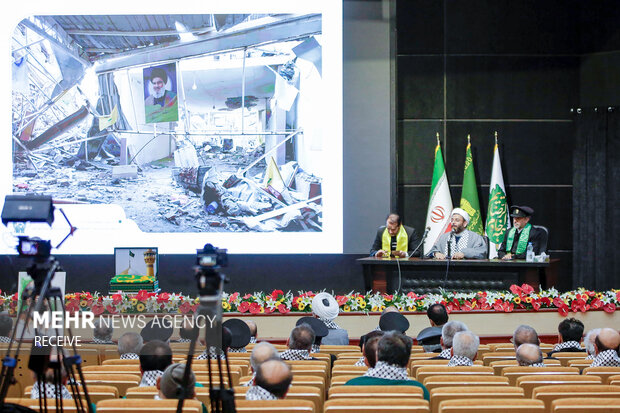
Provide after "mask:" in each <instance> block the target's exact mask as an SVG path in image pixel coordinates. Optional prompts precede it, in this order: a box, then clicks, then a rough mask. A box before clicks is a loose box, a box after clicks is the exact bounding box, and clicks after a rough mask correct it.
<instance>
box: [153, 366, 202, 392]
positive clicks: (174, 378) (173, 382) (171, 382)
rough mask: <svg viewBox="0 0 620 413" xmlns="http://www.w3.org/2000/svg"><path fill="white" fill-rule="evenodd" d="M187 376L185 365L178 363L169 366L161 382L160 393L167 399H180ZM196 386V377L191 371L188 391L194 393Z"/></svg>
mask: <svg viewBox="0 0 620 413" xmlns="http://www.w3.org/2000/svg"><path fill="white" fill-rule="evenodd" d="M184 374H185V364H181V363H176V364H171V365H169V366H168V367H167V368H166V370H165V371H164V374H163V375H162V376H161V379H160V381H159V391H160V392H161V394H162V395H163V396H164V397H165V398H166V399H178V398H179V389H180V388H181V384H182V383H183V375H184ZM195 386H196V375H194V372H193V371H191V370H190V371H189V381H188V383H187V390H189V391H190V393H193V392H194V389H195Z"/></svg>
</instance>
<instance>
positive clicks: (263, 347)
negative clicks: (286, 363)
mask: <svg viewBox="0 0 620 413" xmlns="http://www.w3.org/2000/svg"><path fill="white" fill-rule="evenodd" d="M267 360H280V355H279V354H278V350H277V349H276V348H275V347H274V346H273V344H271V343H268V342H266V341H261V342H260V343H258V344H256V345H255V346H254V349H253V350H252V354H251V355H250V366H252V371H253V374H252V378H251V379H250V380H249V381H248V382H246V383H244V384H242V386H251V385H252V384H253V383H254V378H255V377H256V370H258V366H260V365H261V364H262V363H264V362H266V361H267Z"/></svg>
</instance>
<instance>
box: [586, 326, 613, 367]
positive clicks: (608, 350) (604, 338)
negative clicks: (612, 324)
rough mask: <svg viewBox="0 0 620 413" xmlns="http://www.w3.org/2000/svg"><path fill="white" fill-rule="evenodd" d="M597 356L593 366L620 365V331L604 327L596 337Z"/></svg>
mask: <svg viewBox="0 0 620 413" xmlns="http://www.w3.org/2000/svg"><path fill="white" fill-rule="evenodd" d="M594 346H595V348H596V357H594V360H593V361H592V364H591V365H590V366H591V367H602V366H605V367H620V357H618V350H620V333H618V331H616V330H614V329H613V328H602V329H601V331H600V332H599V333H598V335H597V336H596V338H595V339H594Z"/></svg>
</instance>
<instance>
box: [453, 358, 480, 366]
mask: <svg viewBox="0 0 620 413" xmlns="http://www.w3.org/2000/svg"><path fill="white" fill-rule="evenodd" d="M473 365H474V362H473V361H472V360H471V359H470V358H468V357H465V356H452V358H451V359H450V361H449V362H448V367H451V366H473Z"/></svg>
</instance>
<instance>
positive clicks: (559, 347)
mask: <svg viewBox="0 0 620 413" xmlns="http://www.w3.org/2000/svg"><path fill="white" fill-rule="evenodd" d="M567 348H574V349H577V350H583V349H582V348H581V345H579V343H578V342H577V341H565V342H563V343H558V344H556V345H555V347H553V351H562V350H565V349H567Z"/></svg>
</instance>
